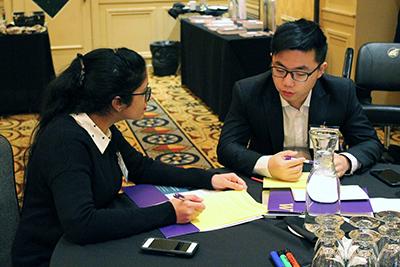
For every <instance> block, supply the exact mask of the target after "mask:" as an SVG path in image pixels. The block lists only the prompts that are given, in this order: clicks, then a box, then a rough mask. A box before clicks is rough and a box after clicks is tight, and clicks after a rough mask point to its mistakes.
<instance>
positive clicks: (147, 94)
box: [132, 86, 151, 102]
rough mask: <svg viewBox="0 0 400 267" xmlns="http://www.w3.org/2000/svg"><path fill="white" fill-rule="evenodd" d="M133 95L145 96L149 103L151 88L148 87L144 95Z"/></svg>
mask: <svg viewBox="0 0 400 267" xmlns="http://www.w3.org/2000/svg"><path fill="white" fill-rule="evenodd" d="M132 95H145V96H146V97H145V99H146V102H148V101H149V100H150V98H151V87H149V86H147V87H146V91H144V93H139V94H132Z"/></svg>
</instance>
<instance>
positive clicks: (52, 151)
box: [12, 48, 247, 266]
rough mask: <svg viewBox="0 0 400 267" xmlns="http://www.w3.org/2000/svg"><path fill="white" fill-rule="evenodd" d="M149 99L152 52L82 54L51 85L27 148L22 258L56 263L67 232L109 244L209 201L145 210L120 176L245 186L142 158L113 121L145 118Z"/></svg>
mask: <svg viewBox="0 0 400 267" xmlns="http://www.w3.org/2000/svg"><path fill="white" fill-rule="evenodd" d="M150 99H151V89H150V87H149V86H148V76H147V71H146V63H145V61H144V59H143V58H142V57H141V56H140V55H139V54H137V53H136V52H134V51H132V50H129V49H126V48H120V49H97V50H94V51H92V52H89V53H88V54H86V55H81V54H78V56H77V58H75V59H74V60H73V61H72V63H71V65H70V66H69V67H68V68H67V69H66V70H65V71H64V72H63V73H62V74H61V75H60V76H59V77H57V78H56V79H55V80H53V81H52V82H51V83H50V85H49V86H48V88H47V91H46V95H45V97H44V103H43V107H42V111H41V114H40V120H39V124H38V126H37V127H36V129H35V131H34V136H33V143H32V145H31V147H30V149H29V161H28V164H27V169H26V172H25V173H26V187H25V192H24V193H25V194H24V203H23V207H22V212H21V219H20V224H19V228H18V231H17V234H16V236H15V240H14V244H13V249H12V258H13V264H14V266H48V265H49V262H50V258H51V254H52V251H53V249H54V248H55V246H56V244H57V242H58V240H59V239H60V238H61V236H63V235H64V236H65V238H66V239H68V240H70V241H72V242H76V243H78V244H82V245H83V244H88V243H95V242H103V241H107V240H112V239H118V238H123V237H127V236H130V235H134V234H137V233H140V232H144V231H148V230H151V229H155V228H159V227H162V226H166V225H170V224H175V223H187V222H189V221H190V220H192V219H194V218H196V217H197V216H198V215H199V214H200V213H201V212H202V211H203V210H204V208H205V206H204V204H203V203H202V199H201V198H198V197H196V196H194V195H192V196H187V198H189V199H190V200H192V201H181V200H179V199H171V200H170V201H167V202H165V203H162V204H159V205H156V206H152V207H148V208H137V207H136V206H134V205H133V204H132V202H131V201H128V202H126V201H125V202H124V200H126V196H125V195H124V194H119V191H120V189H121V184H122V177H124V178H125V179H127V180H129V181H130V182H133V183H135V184H143V183H146V184H157V185H174V186H179V187H194V188H206V189H219V190H223V189H228V188H232V189H236V190H242V189H245V190H246V189H247V186H246V184H245V182H244V181H243V180H242V179H240V178H239V177H238V176H237V175H235V174H232V173H230V174H214V173H213V172H211V171H206V170H202V169H196V168H191V169H183V168H178V167H174V166H172V165H167V164H164V163H162V162H159V161H154V160H152V159H151V158H148V157H146V156H143V155H142V154H141V153H140V152H138V151H136V150H135V149H134V148H133V147H132V146H131V145H130V144H129V143H128V142H127V141H126V140H125V139H124V137H123V135H122V133H121V132H120V131H119V130H118V129H117V128H116V127H115V125H114V123H116V122H118V121H121V120H126V119H132V120H140V119H141V118H142V117H143V114H144V110H145V109H146V105H147V102H148V101H149V100H150Z"/></svg>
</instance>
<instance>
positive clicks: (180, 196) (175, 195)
mask: <svg viewBox="0 0 400 267" xmlns="http://www.w3.org/2000/svg"><path fill="white" fill-rule="evenodd" d="M174 198H177V199H180V200H183V201H191V200H190V199H188V198H186V197H185V196H184V195H181V194H179V193H175V194H174Z"/></svg>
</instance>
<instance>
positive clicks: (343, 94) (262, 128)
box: [217, 71, 383, 175]
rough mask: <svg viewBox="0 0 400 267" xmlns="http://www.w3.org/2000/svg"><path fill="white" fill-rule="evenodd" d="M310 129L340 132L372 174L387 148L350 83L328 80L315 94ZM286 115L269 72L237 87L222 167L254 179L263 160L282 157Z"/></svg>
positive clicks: (220, 158)
mask: <svg viewBox="0 0 400 267" xmlns="http://www.w3.org/2000/svg"><path fill="white" fill-rule="evenodd" d="M308 125H309V126H310V125H311V126H320V125H326V126H339V127H340V128H339V130H340V132H341V133H342V134H343V136H344V139H345V140H346V143H347V144H348V145H349V148H348V149H347V151H346V152H348V153H350V154H352V155H353V156H354V157H356V158H357V160H358V161H359V162H361V163H362V168H361V171H362V170H365V169H367V168H368V167H370V166H371V165H372V164H374V163H375V162H376V161H377V160H378V159H380V157H381V156H382V151H383V150H382V149H383V146H382V143H381V142H380V140H379V139H378V137H377V134H376V131H375V129H374V128H373V126H372V124H371V123H370V122H369V121H368V119H367V117H366V116H365V114H364V112H363V110H362V107H361V105H360V104H359V102H358V100H357V98H356V94H355V87H354V83H353V81H352V80H350V79H345V78H339V77H334V76H330V75H327V74H323V75H322V76H321V78H319V79H318V80H317V82H316V84H315V86H314V88H313V90H312V95H311V102H310V109H309V118H308ZM283 139H284V131H283V112H282V104H281V101H280V97H279V92H278V91H277V90H276V88H275V85H274V82H273V80H272V77H271V73H270V71H268V72H265V73H262V74H260V75H257V76H254V77H249V78H246V79H243V80H240V81H238V82H236V83H235V85H234V87H233V97H232V104H231V107H230V109H229V112H228V115H227V116H226V119H225V122H224V126H223V128H222V132H221V137H220V140H219V143H218V148H217V153H218V161H219V162H220V163H221V164H223V165H224V166H225V167H228V168H230V169H232V170H234V171H237V172H240V173H243V174H247V175H252V174H253V168H254V166H255V164H256V162H257V160H258V159H259V158H260V157H261V156H263V155H274V154H276V153H278V152H280V151H283V141H284V140H283Z"/></svg>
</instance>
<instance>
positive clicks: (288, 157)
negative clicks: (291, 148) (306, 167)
mask: <svg viewBox="0 0 400 267" xmlns="http://www.w3.org/2000/svg"><path fill="white" fill-rule="evenodd" d="M283 159H284V160H290V159H297V158H295V157H290V156H284V157H283ZM303 163H308V164H313V163H314V161H312V160H308V159H306V160H305V161H304V162H303Z"/></svg>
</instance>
